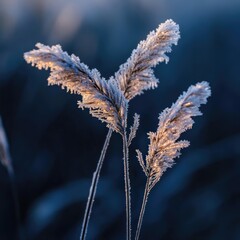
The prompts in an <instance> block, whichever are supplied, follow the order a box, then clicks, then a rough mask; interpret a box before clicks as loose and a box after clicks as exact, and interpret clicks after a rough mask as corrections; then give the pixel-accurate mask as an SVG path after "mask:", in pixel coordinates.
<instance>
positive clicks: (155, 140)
mask: <svg viewBox="0 0 240 240" xmlns="http://www.w3.org/2000/svg"><path fill="white" fill-rule="evenodd" d="M210 95H211V90H210V87H209V84H208V83H207V82H200V83H197V84H196V85H194V86H190V87H189V88H188V90H187V92H184V93H183V94H182V95H181V96H180V97H179V98H178V100H177V101H176V102H175V103H174V104H173V105H172V106H171V108H166V109H165V110H164V111H163V112H162V113H161V114H160V116H159V125H158V129H157V131H156V132H154V133H153V132H150V133H148V135H149V139H150V144H149V149H148V155H147V157H146V164H144V165H143V164H142V162H143V160H142V159H141V158H142V157H141V156H142V154H141V153H140V152H139V150H137V156H138V159H139V162H140V164H141V166H142V167H143V170H144V172H145V173H147V174H146V175H147V177H148V178H149V179H150V184H149V191H150V190H151V188H152V187H153V186H154V185H155V184H156V183H157V182H158V181H159V179H160V177H161V176H162V174H163V172H164V171H166V169H167V168H169V167H171V166H172V165H173V164H174V161H173V159H174V158H176V157H179V156H180V150H181V149H182V148H186V147H188V146H189V142H188V141H177V140H178V139H179V137H180V135H181V133H183V132H185V131H186V130H187V129H190V128H192V125H193V123H194V121H193V119H192V117H194V116H199V115H202V113H201V112H200V111H199V107H200V105H201V104H206V103H207V98H208V97H209V96H210Z"/></svg>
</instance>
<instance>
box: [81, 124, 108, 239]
mask: <svg viewBox="0 0 240 240" xmlns="http://www.w3.org/2000/svg"><path fill="white" fill-rule="evenodd" d="M112 132H113V131H112V129H110V128H109V130H108V133H107V136H106V139H105V142H104V145H103V149H102V152H101V155H100V158H99V161H98V164H97V168H96V170H95V172H94V173H93V178H92V184H91V187H90V190H89V195H88V201H87V205H86V208H85V214H84V219H83V224H82V231H81V235H80V240H84V239H86V235H87V228H88V224H89V220H90V216H91V212H92V207H93V203H94V199H95V195H96V191H97V186H98V180H99V177H100V172H101V169H102V165H103V161H104V159H105V155H106V152H107V149H108V145H109V142H110V139H111V136H112Z"/></svg>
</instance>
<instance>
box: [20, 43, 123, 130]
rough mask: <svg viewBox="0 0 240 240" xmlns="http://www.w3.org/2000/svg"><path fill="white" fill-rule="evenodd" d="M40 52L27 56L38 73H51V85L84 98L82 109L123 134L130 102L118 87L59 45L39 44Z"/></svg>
mask: <svg viewBox="0 0 240 240" xmlns="http://www.w3.org/2000/svg"><path fill="white" fill-rule="evenodd" d="M36 47H37V48H38V49H37V50H32V51H30V52H27V53H25V54H24V58H25V60H26V61H27V62H28V63H32V66H36V67H37V68H38V69H40V70H41V69H46V70H47V69H50V70H51V73H50V76H49V78H48V84H49V85H60V86H62V88H63V89H64V88H66V89H67V91H70V92H71V93H77V94H80V95H81V96H82V101H79V102H78V105H79V107H81V108H89V110H90V113H91V114H92V116H94V117H97V118H98V119H100V120H101V121H103V122H106V123H107V124H108V127H110V128H112V129H113V130H115V131H117V132H120V133H123V128H124V126H125V124H126V123H125V122H126V113H127V101H126V99H125V97H124V96H123V94H122V92H121V91H120V90H119V87H118V84H117V83H116V82H115V81H113V80H110V81H106V80H105V79H103V78H101V76H100V73H99V72H98V71H97V70H96V69H93V70H90V69H89V68H88V67H87V66H86V65H85V64H83V63H81V62H80V60H79V58H78V57H76V56H75V55H73V54H72V55H71V56H69V55H68V54H67V52H63V50H62V48H61V46H60V45H56V46H52V47H49V46H45V45H43V44H40V43H38V44H36Z"/></svg>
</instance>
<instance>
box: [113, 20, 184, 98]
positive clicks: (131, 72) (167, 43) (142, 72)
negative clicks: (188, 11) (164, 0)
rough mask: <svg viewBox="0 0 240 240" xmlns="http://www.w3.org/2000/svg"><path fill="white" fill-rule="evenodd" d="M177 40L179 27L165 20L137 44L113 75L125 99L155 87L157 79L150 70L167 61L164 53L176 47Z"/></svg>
mask: <svg viewBox="0 0 240 240" xmlns="http://www.w3.org/2000/svg"><path fill="white" fill-rule="evenodd" d="M179 38H180V32H179V26H178V25H177V24H176V23H175V22H174V21H172V20H167V21H166V22H164V23H162V24H160V25H159V26H158V28H157V29H156V30H155V31H152V32H150V34H149V35H148V36H147V39H146V40H144V41H141V42H140V43H139V44H138V46H137V48H136V49H135V50H133V52H132V55H131V57H130V58H129V59H128V60H127V62H126V63H125V64H123V65H121V66H120V69H119V71H118V72H117V73H116V74H115V79H116V81H118V82H119V85H120V88H121V90H122V91H123V93H124V96H125V97H126V98H127V99H132V98H134V97H135V96H136V95H139V94H141V93H143V91H144V90H147V89H151V88H156V87H157V84H158V79H156V77H155V76H154V74H153V70H152V68H153V67H155V66H156V65H157V64H158V63H159V62H164V61H165V62H166V63H167V62H168V61H169V58H168V56H167V55H166V53H168V52H171V46H172V45H173V44H175V45H177V42H178V39H179Z"/></svg>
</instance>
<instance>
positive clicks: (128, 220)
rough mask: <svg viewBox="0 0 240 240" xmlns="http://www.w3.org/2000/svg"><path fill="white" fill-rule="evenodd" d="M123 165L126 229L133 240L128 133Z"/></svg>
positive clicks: (128, 239) (128, 237) (125, 141)
mask: <svg viewBox="0 0 240 240" xmlns="http://www.w3.org/2000/svg"><path fill="white" fill-rule="evenodd" d="M123 163H124V182H125V194H126V228H127V240H130V239H131V197H130V178H129V167H128V141H127V135H126V131H124V134H123Z"/></svg>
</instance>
